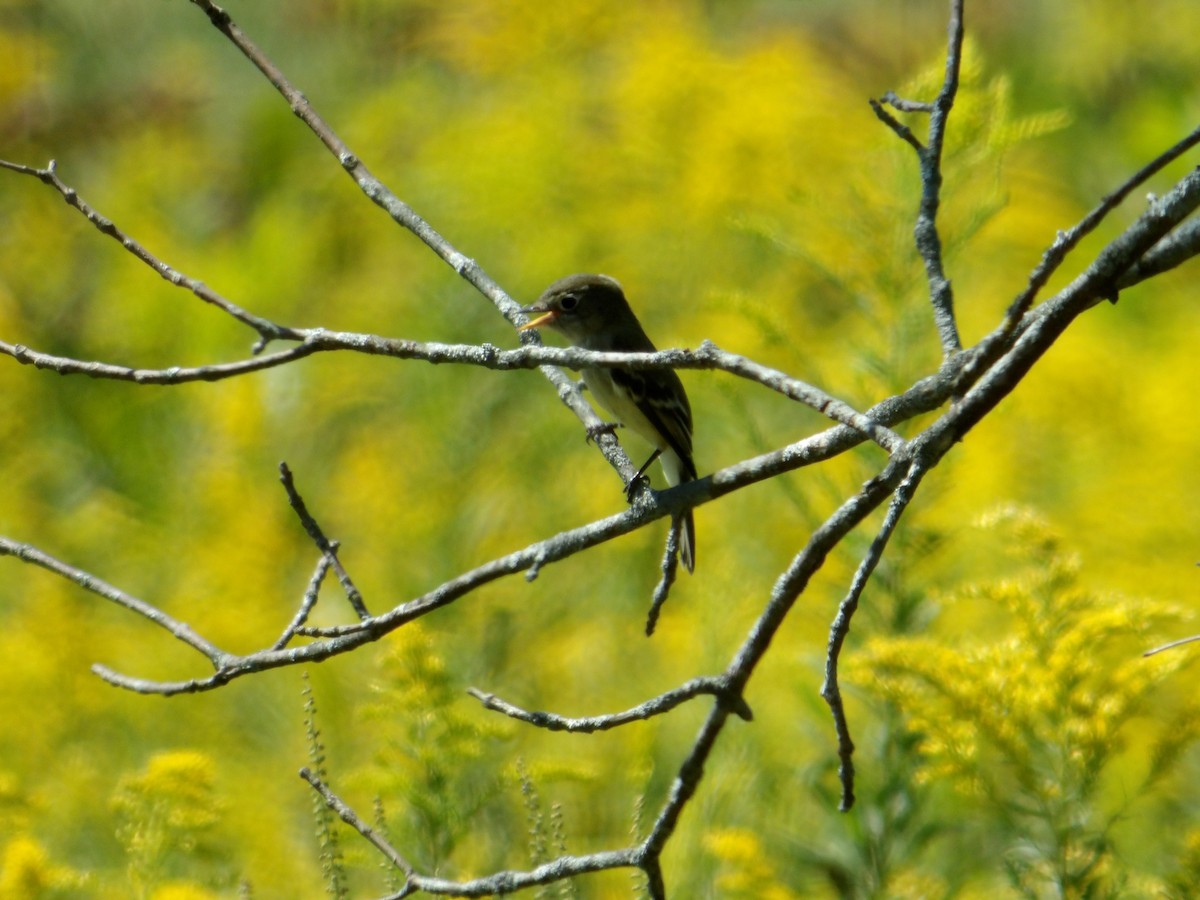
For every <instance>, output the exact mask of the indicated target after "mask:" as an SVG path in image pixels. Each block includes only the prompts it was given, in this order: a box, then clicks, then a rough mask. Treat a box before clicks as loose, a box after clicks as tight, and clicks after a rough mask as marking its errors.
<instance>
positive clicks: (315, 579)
mask: <svg viewBox="0 0 1200 900" xmlns="http://www.w3.org/2000/svg"><path fill="white" fill-rule="evenodd" d="M330 546H331V547H332V549H333V550H334V551H336V550H337V541H331V542H330ZM335 559H336V557H333V556H330V555H328V554H322V555H321V558H320V559H318V560H317V568H316V570H315V571H314V572H313V574H312V578H310V579H309V580H308V587H307V588H305V590H304V597H303V598H302V599H301V601H300V608H299V609H297V610H296V615H295V616H293V617H292V621H291V622H289V623H288V625H287V627H286V628H284V629H283V634H281V635H279V637H278V639H276V641H275V643H274V644H272V645H271V649H272V650H282V649H283V648H284V647H286V646H287V645H288V644H290V643H291V642H292V638H294V637H295V636H296V632H297V631H298V630H299V629H300V628H302V627H304V623H305V622H307V621H308V617H309V615H310V614H311V613H312V611H313V607H314V606H316V605H317V597H318V596H319V595H320V593H321V583H322V582H324V581H325V575H326V573H327V572H328V571H329V566H330V564H331V563H332V562H333V560H335Z"/></svg>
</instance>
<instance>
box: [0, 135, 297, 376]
mask: <svg viewBox="0 0 1200 900" xmlns="http://www.w3.org/2000/svg"><path fill="white" fill-rule="evenodd" d="M0 168H4V169H8V170H10V171H12V172H17V173H19V174H21V175H30V176H32V177H34V178H36V179H38V180H39V181H41V182H42V183H43V184H48V185H50V187H52V188H54V190H56V191H58V193H60V194H61V195H62V197H63V199H64V200H66V201H67V204H68V205H69V206H72V207H74V208H75V209H77V210H79V212H81V213H83V215H84V217H85V218H86V219H87V220H88V221H89V222H91V223H92V225H94V226H95V227H96V229H97V230H98V231H99V232H100V233H101V234H106V235H108V236H109V237H110V238H112V239H113V240H115V241H117V242H118V243H119V244H120V245H121V246H122V247H124V248H125V249H126V250H128V251H129V252H130V253H132V254H133V255H134V256H135V257H137V258H138V259H139V260H141V261H142V262H143V263H145V264H146V265H147V266H149V267H150V268H151V269H153V270H154V271H155V272H157V273H158V274H159V275H161V276H162V277H163V278H164V279H165V280H167V281H169V282H170V283H171V284H173V285H175V286H176V287H180V288H184V289H185V290H188V291H191V292H192V293H193V294H195V295H196V296H197V297H199V298H200V299H201V300H203V301H204V302H205V303H209V304H211V305H213V306H215V307H217V308H218V309H220V310H221V311H223V312H225V313H227V314H228V315H230V316H232V317H233V318H235V319H237V320H238V321H239V322H241V323H242V324H243V325H248V326H250V327H251V328H253V329H254V330H255V331H257V332H258V335H259V339H258V341H257V342H256V343H255V345H254V351H253V352H254V353H256V354H257V353H259V352H260V351H261V350H262V349H263V348H264V347H265V346H266V345H267V342H268V341H272V340H276V339H278V338H287V339H289V340H299V332H297V331H296V330H295V329H292V328H287V327H285V326H283V325H277V324H275V323H274V322H271V321H269V320H267V319H264V318H262V317H261V316H256V315H254V314H253V313H250V312H247V311H246V310H244V309H242V308H241V307H240V306H238V305H237V304H236V303H234V302H233V301H231V300H228V299H226V298H225V297H222V296H221V295H220V294H218V293H217V292H216V291H214V290H213V289H212V288H210V287H209V286H208V285H206V284H204V282H202V281H198V280H197V279H195V278H189V277H188V276H187V275H184V274H183V273H182V272H180V271H178V270H176V269H173V268H172V267H171V266H169V265H167V264H166V263H165V262H163V261H162V260H161V259H159V258H158V257H157V256H155V255H154V254H153V253H151V252H150V251H149V250H147V249H146V248H145V247H143V246H142V245H141V244H140V243H138V242H137V241H136V240H134V239H133V238H132V237H130V236H129V235H128V234H126V233H125V232H124V231H122V230H121V229H120V228H118V227H117V226H116V224H115V223H114V222H113V221H112V220H111V219H109V218H107V217H105V216H102V215H100V213H98V212H96V210H95V209H93V208H92V207H91V206H89V205H88V204H87V202H85V201H84V199H83V198H82V197H80V196H79V192H78V191H76V190H75V188H73V187H70V186H69V185H67V184H65V183H64V182H63V181H62V179H60V178H59V177H58V172H57V165H56V164H55V162H54V160H50V163H49V165H47V166H46V167H45V168H44V169H38V168H34V167H33V166H23V165H20V164H19V163H13V162H9V161H7V160H3V159H0Z"/></svg>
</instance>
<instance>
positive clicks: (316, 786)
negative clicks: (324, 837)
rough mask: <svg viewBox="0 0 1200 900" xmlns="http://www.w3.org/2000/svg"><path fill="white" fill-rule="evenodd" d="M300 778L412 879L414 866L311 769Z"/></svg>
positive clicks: (306, 770)
mask: <svg viewBox="0 0 1200 900" xmlns="http://www.w3.org/2000/svg"><path fill="white" fill-rule="evenodd" d="M300 777H301V778H303V779H304V780H305V781H307V782H308V783H309V785H311V786H312V789H313V790H314V791H316V792H317V793H318V794H320V795H321V799H322V800H324V801H325V805H326V806H328V807H329V808H330V809H331V810H333V811H334V812H335V813H337V814H338V816H339V817H340V818H341V820H342V821H343V822H345V823H346V824H347V825H349V826H350V827H351V828H353V829H354V830H355V831H357V832H358V833H359V834H361V835H362V836H363V837H364V838H366V839H367V841H368V842H370V844H371V846H373V847H374V848H375V849H376V850H378V851H379V852H380V853H382V854H383V855H384V857H386V858H387V860H388V862H390V863H391V864H392V865H393V866H395V867H396V868H397V869H399V870H400V871H401V872H403V873H404V874H405V875H407V876H410V877H411V876H412V875H413V874H414V872H413V867H412V864H411V863H409V862H408V860H406V859H405V858H404V857H403V856H402V855H401V854H400V851H399V850H397V849H396V848H395V847H393V846H392V845H391V844H389V843H388V842H387V840H386V839H385V838H384V837H383V836H382V835H381V834H380V833H379V832H378V831H376V830H375V829H374V828H372V827H371V826H370V825H368V824H367V823H366V822H364V821H363V820H362V819H361V818H359V816H358V813H356V812H355V811H354V810H353V809H351V808H350V807H349V806H348V805H347V804H346V803H345V802H344V801H343V800H342V798H341V797H339V796H338V795H337V794H335V793H334V792H333V791H332V790H331V789H330V787H329V785H327V784H326V783H325V782H324V781H323V780H322V779H321V778H320V777H318V776H317V775H316V774H315V773H314V772H313V771H312V770H311V769H309V768H307V767H305V768H303V769H301V770H300Z"/></svg>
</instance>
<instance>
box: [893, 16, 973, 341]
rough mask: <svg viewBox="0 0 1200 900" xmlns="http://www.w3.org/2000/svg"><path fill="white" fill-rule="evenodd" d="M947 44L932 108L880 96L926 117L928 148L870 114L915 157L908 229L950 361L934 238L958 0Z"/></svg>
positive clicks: (952, 337) (958, 35)
mask: <svg viewBox="0 0 1200 900" xmlns="http://www.w3.org/2000/svg"><path fill="white" fill-rule="evenodd" d="M947 30H948V32H949V40H948V47H947V50H946V77H945V79H944V80H943V82H942V88H941V90H940V91H939V92H938V95H937V99H935V100H934V102H933V103H932V104H926V103H915V102H913V101H906V100H901V99H900V98H899V97H897V96H896V95H895V94H894V93H892V92H891V91H889V92H888V93H887V94H885V95H884V98H883V99H884V102H887V103H888V104H890V105H891V106H893V107H894V108H896V109H899V110H902V111H904V112H912V111H919V112H928V113H929V143H928V144H925V145H922V144H921V142H920V141H919V140H917V138H916V137H915V136H914V135H913V133H912V131H911V130H909V128H908V127H907V126H905V125H903V124H902V123H901V122H900V121H898V120H897V119H896V118H895V117H894V116H893V115H892V114H891V113H889V112H888V111H887V110H886V109H884V108H883V103H881V102H880V101H878V100H871V101H870V103H871V109H872V110H874V111H875V115H876V116H878V117H879V119H880V121H882V122H883V123H884V124H885V125H887V126H888V127H889V128H891V129H892V131H894V132H895V133H896V134H897V135H898V136H899V137H900V138H901V139H902V140H904V141H905V142H906V143H908V144H909V146H911V147H912V148H913V149H914V150H915V151H916V152H917V159H918V161H919V162H920V166H921V202H920V204H919V206H918V208H917V223H916V226H915V227H914V229H913V236H914V238H915V239H916V244H917V253H918V254H919V255H920V257H921V260H922V261H923V262H924V263H925V276H926V278H927V280H928V281H929V299H930V302H931V303H932V304H933V321H934V324H935V325H936V327H937V331H938V336H939V337H940V339H941V342H942V357H943V358H944V359H950V358H951V357H952V356H953V355H954V354H956V353H958V352H960V351H961V350H962V340H961V339H960V338H959V335H958V324H957V322H956V321H955V317H954V291H953V288H952V287H951V285H950V280H949V278H947V277H946V269H945V265H944V262H943V260H942V239H941V236H940V235H939V233H938V227H937V214H938V207H939V206H940V205H941V193H942V148H943V146H944V145H945V140H946V123H947V122H948V121H949V118H950V111H951V110H952V109H953V108H954V98H955V97H956V96H957V94H958V79H959V72H960V70H961V68H962V48H963V0H951V2H950V22H949V26H948V29H947Z"/></svg>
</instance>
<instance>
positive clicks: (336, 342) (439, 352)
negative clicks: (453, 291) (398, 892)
mask: <svg viewBox="0 0 1200 900" xmlns="http://www.w3.org/2000/svg"><path fill="white" fill-rule="evenodd" d="M295 335H296V339H298V340H300V341H302V343H300V344H297V345H296V346H294V347H290V348H288V349H286V350H279V351H276V352H274V353H267V354H263V355H261V356H255V357H252V358H250V359H244V360H239V361H237V362H227V363H214V364H213V365H206V366H191V367H184V366H170V367H168V368H165V369H142V368H132V367H129V366H118V365H112V364H110V363H103V362H95V361H86V360H79V359H72V358H70V357H63V356H54V355H52V354H49V353H41V352H39V351H37V350H32V349H30V348H29V347H27V346H25V345H23V344H10V343H8V342H6V341H0V354H4V355H6V356H10V357H12V358H13V359H14V360H16V361H17V362H19V363H22V364H25V365H32V366H34V367H35V368H38V369H49V370H50V371H53V372H56V373H58V374H59V375H86V376H88V377H90V378H105V379H111V380H113V381H130V382H134V383H135V384H152V385H159V386H175V385H181V384H189V383H192V382H197V381H221V380H223V379H226V378H236V377H239V376H242V375H248V374H250V373H252V372H259V371H262V370H264V369H270V368H273V367H275V366H281V365H286V364H287V363H291V362H295V361H296V360H299V359H303V358H305V357H307V356H311V355H313V354H314V353H330V352H335V351H343V352H352V353H366V354H370V355H375V356H387V357H391V358H393V359H405V360H420V361H424V362H428V363H433V364H435V365H437V364H459V365H473V366H481V367H483V368H487V369H494V370H498V371H512V370H515V369H536V368H541V367H543V366H563V367H566V368H570V369H575V370H579V369H583V368H588V367H595V366H600V367H618V366H619V367H622V368H627V369H635V370H640V369H714V370H717V371H721V372H728V373H729V374H731V375H736V376H738V377H739V378H744V379H746V380H747V381H753V382H755V383H757V384H761V385H763V386H764V387H767V388H770V389H771V390H773V391H775V392H777V393H779V394H782V395H783V396H785V397H788V398H789V399H791V400H795V401H797V402H799V403H803V404H804V405H806V406H809V407H811V408H812V409H814V410H816V411H817V412H819V413H821V415H823V416H826V417H827V418H829V419H832V420H833V421H835V422H840V423H842V424H843V425H848V426H849V427H851V428H853V429H855V430H856V431H860V432H862V433H863V434H864V435H865V436H866V437H868V438H870V439H871V440H872V441H874V442H875V443H877V444H878V445H879V446H881V447H882V448H883V449H885V450H887V451H888V452H889V453H890V452H895V450H897V449H898V448H899V447H900V446H902V445H903V443H904V440H903V438H901V437H900V436H899V435H898V434H896V433H895V432H893V431H890V430H889V429H888V428H886V427H885V426H883V425H882V424H880V423H879V422H877V421H875V420H873V419H871V418H870V417H869V416H866V415H864V414H862V413H860V412H858V411H857V410H855V409H854V408H853V407H851V406H850V405H849V404H848V403H846V402H844V401H842V400H838V399H837V398H835V397H833V396H831V395H829V394H827V393H826V392H825V391H822V390H821V389H820V388H817V387H814V386H813V385H811V384H808V383H806V382H804V381H801V380H800V379H798V378H793V377H792V376H790V375H788V374H786V373H784V372H781V371H779V370H778V369H772V368H770V367H768V366H764V365H762V364H760V363H756V362H754V361H753V360H750V359H747V358H746V357H744V356H741V355H738V354H736V353H729V352H727V351H725V350H722V349H721V348H720V347H718V346H717V345H716V344H714V343H712V342H711V341H705V342H704V343H703V344H701V345H700V347H699V348H698V349H696V350H662V351H659V352H657V353H612V352H599V351H595V350H582V349H579V348H578V347H546V346H535V345H526V346H522V347H520V348H518V349H513V350H501V349H500V348H499V347H496V346H495V345H493V344H443V343H438V342H436V341H410V340H404V339H402V338H385V337H380V336H379V335H374V334H364V333H360V332H346V331H327V330H325V329H323V328H314V329H301V330H299V331H296V332H295Z"/></svg>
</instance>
